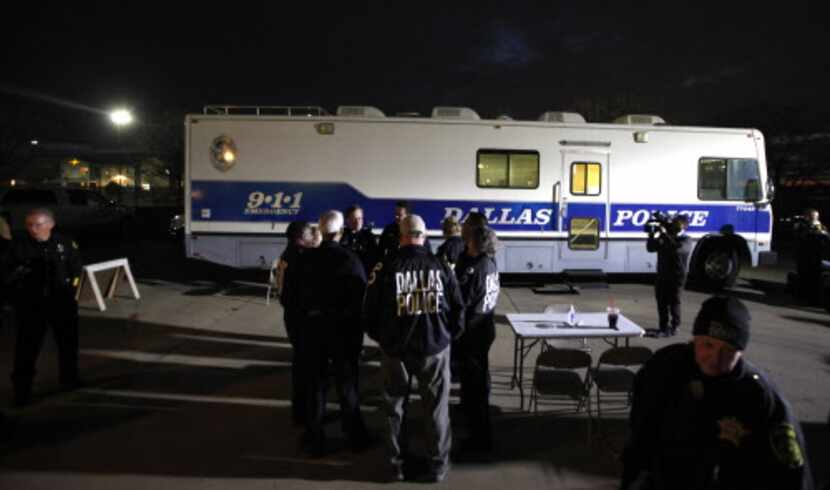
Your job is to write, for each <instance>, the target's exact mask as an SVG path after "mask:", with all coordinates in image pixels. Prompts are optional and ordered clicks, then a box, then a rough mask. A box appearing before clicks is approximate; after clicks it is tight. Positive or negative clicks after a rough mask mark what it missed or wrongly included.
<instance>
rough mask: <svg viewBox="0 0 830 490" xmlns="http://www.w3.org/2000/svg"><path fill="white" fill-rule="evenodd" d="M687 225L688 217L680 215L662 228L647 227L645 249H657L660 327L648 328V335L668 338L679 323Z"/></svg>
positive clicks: (684, 269) (654, 250)
mask: <svg viewBox="0 0 830 490" xmlns="http://www.w3.org/2000/svg"><path fill="white" fill-rule="evenodd" d="M688 227H689V217H688V216H686V215H682V214H681V215H677V216H675V217H674V219H672V220H671V221H670V222H669V223H668V225H667V226H665V227H664V226H662V225H660V226H655V227H650V228H649V229H648V240H647V241H646V249H647V250H648V251H649V252H657V280H656V281H655V283H654V295H655V297H656V299H657V316H658V318H659V329H658V330H653V329H650V331H649V335H651V336H654V337H671V336H673V335H675V334H676V333H677V328H678V327H679V326H680V290H681V288H682V287H683V283H684V282H685V280H686V264H687V261H688V258H689V253H690V252H691V242H689V237H687V236H686V235H685V232H686V229H687V228H688ZM670 317H671V323H669V321H670V320H669V318H670Z"/></svg>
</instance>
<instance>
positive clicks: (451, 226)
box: [435, 216, 464, 267]
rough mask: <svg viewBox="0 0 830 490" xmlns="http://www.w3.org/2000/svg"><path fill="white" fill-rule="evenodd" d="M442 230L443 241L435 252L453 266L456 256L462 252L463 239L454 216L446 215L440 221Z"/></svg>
mask: <svg viewBox="0 0 830 490" xmlns="http://www.w3.org/2000/svg"><path fill="white" fill-rule="evenodd" d="M441 229H442V231H443V232H444V243H442V244H441V246H440V247H438V250H437V251H436V252H435V255H437V256H438V257H439V258H440V259H441V260H443V261H445V262H446V263H448V264H450V266H451V267H455V263H456V262H458V258H459V257H460V256H461V254H462V253H463V252H464V239H463V238H461V224H459V223H458V219H457V218H456V217H455V216H448V217H447V218H445V219H444V221H443V222H442V223H441Z"/></svg>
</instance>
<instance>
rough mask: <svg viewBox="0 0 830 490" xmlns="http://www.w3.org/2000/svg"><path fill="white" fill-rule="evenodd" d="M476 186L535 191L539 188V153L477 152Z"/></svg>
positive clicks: (517, 151)
mask: <svg viewBox="0 0 830 490" xmlns="http://www.w3.org/2000/svg"><path fill="white" fill-rule="evenodd" d="M476 185H478V187H485V188H490V187H492V188H502V189H536V188H538V187H539V152H538V151H526V150H479V151H478V153H477V154H476Z"/></svg>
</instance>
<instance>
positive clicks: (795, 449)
mask: <svg viewBox="0 0 830 490" xmlns="http://www.w3.org/2000/svg"><path fill="white" fill-rule="evenodd" d="M770 446H772V453H773V454H774V455H775V459H776V460H777V461H778V462H779V463H781V464H782V465H784V466H786V467H788V468H801V467H802V466H804V451H802V450H801V444H800V443H799V442H798V435H797V434H796V432H795V427H793V426H792V425H790V424H781V425H779V426H778V427H776V428H775V429H773V430H772V432H770Z"/></svg>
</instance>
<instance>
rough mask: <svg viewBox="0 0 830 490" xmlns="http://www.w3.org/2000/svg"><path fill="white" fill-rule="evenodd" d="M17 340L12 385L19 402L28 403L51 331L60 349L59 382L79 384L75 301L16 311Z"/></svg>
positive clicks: (22, 308)
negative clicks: (42, 350)
mask: <svg viewBox="0 0 830 490" xmlns="http://www.w3.org/2000/svg"><path fill="white" fill-rule="evenodd" d="M15 319H16V322H15V323H16V324H17V336H16V340H15V346H14V370H13V371H12V375H11V378H12V383H13V384H14V389H15V396H16V397H17V399H18V401H25V400H26V399H28V397H29V395H30V394H31V391H32V382H33V380H34V377H35V372H36V371H35V364H36V363H37V357H38V354H40V349H41V347H42V346H43V339H44V337H45V336H46V330H47V329H48V328H50V327H51V329H52V334H53V335H54V337H55V343H56V344H57V346H58V361H59V366H60V382H61V384H62V385H65V386H67V385H72V384H74V383H77V381H78V304H77V303H76V302H75V300H74V298H54V299H52V300H51V301H49V302H45V303H42V304H36V305H18V307H17V309H16V311H15Z"/></svg>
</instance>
